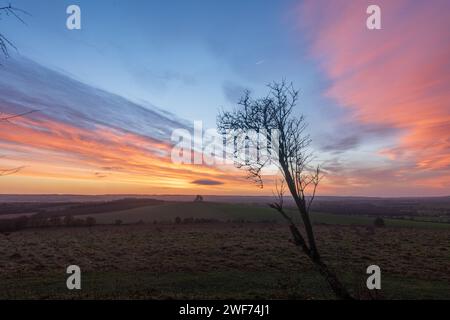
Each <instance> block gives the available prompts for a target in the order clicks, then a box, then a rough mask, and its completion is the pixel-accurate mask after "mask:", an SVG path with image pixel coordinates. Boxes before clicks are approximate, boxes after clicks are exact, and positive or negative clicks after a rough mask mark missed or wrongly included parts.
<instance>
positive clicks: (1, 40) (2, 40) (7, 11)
mask: <svg viewBox="0 0 450 320" xmlns="http://www.w3.org/2000/svg"><path fill="white" fill-rule="evenodd" d="M21 15H29V13H28V12H26V11H24V10H22V9H19V8H15V7H13V6H12V5H11V4H9V5H8V6H4V7H0V20H1V19H2V18H3V16H7V17H8V16H12V17H14V18H16V19H17V20H19V21H20V22H22V23H23V24H25V21H24V20H23V19H22V17H21ZM9 48H12V49H14V50H17V48H16V46H15V45H14V44H13V43H12V41H10V40H9V39H8V38H7V37H6V36H5V35H4V34H3V33H2V32H0V50H1V52H2V53H3V56H4V57H5V58H8V57H9Z"/></svg>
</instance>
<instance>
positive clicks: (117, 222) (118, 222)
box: [114, 219, 123, 226]
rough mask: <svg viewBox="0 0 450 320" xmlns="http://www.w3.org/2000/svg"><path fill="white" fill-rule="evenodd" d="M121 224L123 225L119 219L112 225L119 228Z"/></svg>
mask: <svg viewBox="0 0 450 320" xmlns="http://www.w3.org/2000/svg"><path fill="white" fill-rule="evenodd" d="M122 223H123V221H122V220H120V219H117V220H116V221H114V224H115V225H116V226H120V225H121V224H122Z"/></svg>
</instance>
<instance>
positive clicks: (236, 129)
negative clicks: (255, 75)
mask: <svg viewBox="0 0 450 320" xmlns="http://www.w3.org/2000/svg"><path fill="white" fill-rule="evenodd" d="M268 88H269V93H268V94H267V96H265V97H262V98H259V99H254V98H252V97H251V95H250V92H249V91H245V92H244V94H243V96H242V98H241V99H240V101H239V102H238V107H237V108H235V109H234V110H233V111H223V112H221V113H220V114H219V115H218V117H217V126H218V130H219V131H221V132H223V133H224V132H229V134H230V135H233V136H234V139H238V140H239V139H240V140H244V141H245V140H248V139H249V137H248V132H249V131H250V130H253V131H256V132H265V133H269V134H270V133H271V132H273V131H277V138H276V139H275V140H276V141H271V142H272V143H275V144H276V148H274V150H277V152H276V154H275V151H274V152H273V153H274V154H272V155H271V159H272V161H268V160H267V159H262V158H261V157H259V153H257V155H256V156H253V157H250V158H249V157H245V159H243V160H242V159H240V158H238V157H235V164H236V166H237V167H238V168H242V169H245V170H246V171H247V173H248V177H249V178H251V179H253V180H255V181H256V182H257V183H258V185H260V186H261V187H262V186H263V177H262V169H263V168H264V167H268V166H269V165H270V164H271V163H274V164H275V165H276V166H277V168H278V169H279V172H280V173H281V176H282V179H281V183H280V184H278V183H277V187H276V189H277V197H278V200H277V201H276V202H274V203H272V204H270V207H272V208H273V209H275V210H277V211H278V212H279V213H280V214H281V215H282V216H283V217H284V218H285V219H286V221H287V222H288V224H289V228H290V231H291V233H292V236H293V242H294V244H295V245H296V246H297V247H298V248H299V249H300V250H301V251H302V252H303V253H304V254H306V256H307V257H309V259H310V260H311V261H312V262H313V264H314V266H315V267H316V269H317V270H318V271H319V273H320V274H321V275H322V276H323V277H324V278H325V280H326V281H327V282H328V284H329V285H330V287H331V289H332V290H333V292H334V293H335V295H336V296H337V297H338V298H341V299H351V296H350V294H349V293H348V291H347V290H346V288H345V287H344V285H343V284H342V283H341V281H340V280H339V279H338V277H337V275H336V274H335V273H334V272H333V271H332V270H331V269H330V268H329V267H328V266H327V265H326V264H325V262H324V261H323V259H322V258H321V256H320V253H319V250H318V248H317V244H316V239H315V235H314V229H313V226H312V223H311V219H310V208H311V204H312V202H313V200H314V197H315V194H316V191H317V186H318V185H319V182H320V180H321V178H322V175H321V172H320V168H319V167H318V166H316V167H313V166H312V164H311V161H312V154H311V152H309V148H308V147H309V145H310V143H311V139H310V136H309V135H308V134H306V128H307V123H306V121H305V119H304V117H303V116H302V115H301V116H295V115H294V113H293V111H294V107H295V106H296V104H297V101H298V95H299V91H298V90H295V89H294V87H293V85H292V83H291V84H288V83H286V82H285V81H281V82H280V83H277V82H274V83H271V84H269V85H268ZM268 139H269V141H270V139H272V137H269V138H268ZM253 143H254V144H256V146H257V148H256V149H257V150H260V148H261V146H260V145H259V142H258V141H256V142H253ZM247 145H248V144H247ZM273 159H275V160H273ZM286 186H287V190H288V191H289V193H290V194H291V196H292V199H293V200H294V203H295V205H296V207H297V211H298V213H299V215H300V218H301V221H302V222H303V226H304V230H305V231H304V232H302V231H301V230H300V228H299V227H298V226H297V224H296V222H295V219H294V217H292V216H290V215H289V214H288V213H287V212H286V211H285V209H284V207H283V204H284V201H283V199H284V194H285V191H286Z"/></svg>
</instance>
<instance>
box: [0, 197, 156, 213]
mask: <svg viewBox="0 0 450 320" xmlns="http://www.w3.org/2000/svg"><path fill="white" fill-rule="evenodd" d="M164 203H165V202H164V201H163V200H156V199H139V198H125V199H120V200H113V201H101V202H85V203H78V202H77V203H73V202H72V203H71V202H66V203H34V202H32V203H26V202H25V203H2V204H0V214H21V213H27V214H28V213H36V214H38V215H41V216H45V217H52V216H67V215H70V216H75V215H88V214H97V213H104V212H114V211H122V210H128V209H134V208H139V207H144V206H152V205H160V204H164Z"/></svg>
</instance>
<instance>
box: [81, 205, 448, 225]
mask: <svg viewBox="0 0 450 320" xmlns="http://www.w3.org/2000/svg"><path fill="white" fill-rule="evenodd" d="M288 211H289V212H290V214H291V216H292V217H297V218H298V213H297V212H296V211H295V210H288ZM87 216H88V215H85V216H83V215H82V216H79V217H82V218H85V217H87ZM176 217H180V218H181V219H185V218H200V219H215V220H219V221H233V220H234V221H235V220H244V221H251V222H261V221H277V222H280V223H282V222H283V218H282V217H281V216H280V215H279V214H278V213H277V212H276V211H275V210H273V209H271V208H269V207H264V206H256V205H250V204H229V203H227V204H225V203H212V202H211V203H194V202H184V203H181V202H175V203H166V204H162V205H157V206H145V207H140V208H134V209H129V210H124V211H116V212H110V213H101V214H96V215H95V219H96V220H97V223H101V224H112V223H114V222H115V221H116V220H121V221H123V223H137V222H139V221H143V222H146V223H152V222H154V221H174V219H175V218H176ZM311 217H312V220H313V221H314V222H315V223H318V224H332V225H360V226H372V225H373V221H374V218H373V217H368V216H364V215H343V214H339V215H337V214H331V213H322V212H313V213H312V214H311ZM384 220H385V223H386V225H387V226H391V227H410V228H438V229H450V224H448V223H439V222H432V221H412V220H399V219H392V218H385V219H384Z"/></svg>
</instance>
